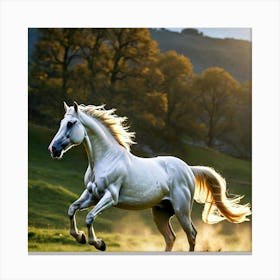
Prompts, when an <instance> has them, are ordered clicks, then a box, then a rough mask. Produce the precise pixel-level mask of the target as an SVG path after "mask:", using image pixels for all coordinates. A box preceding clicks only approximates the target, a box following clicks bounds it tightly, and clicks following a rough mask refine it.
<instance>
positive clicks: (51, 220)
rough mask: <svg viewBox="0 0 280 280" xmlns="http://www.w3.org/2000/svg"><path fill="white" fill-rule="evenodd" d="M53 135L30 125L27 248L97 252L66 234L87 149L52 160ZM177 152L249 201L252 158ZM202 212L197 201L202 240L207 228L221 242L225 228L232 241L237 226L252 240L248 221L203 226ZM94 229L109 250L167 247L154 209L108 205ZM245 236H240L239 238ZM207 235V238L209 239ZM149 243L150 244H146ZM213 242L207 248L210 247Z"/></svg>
mask: <svg viewBox="0 0 280 280" xmlns="http://www.w3.org/2000/svg"><path fill="white" fill-rule="evenodd" d="M54 134H55V131H51V130H49V129H48V128H44V127H40V126H35V125H29V138H28V141H29V143H28V226H29V233H28V237H29V250H30V251H92V250H94V249H93V248H92V247H89V246H87V245H85V246H84V247H83V246H82V245H79V244H77V243H75V241H74V240H73V239H72V238H71V236H69V234H68V223H69V220H68V216H67V211H68V207H69V205H70V204H71V203H72V202H73V201H74V200H76V199H77V198H78V196H79V195H80V194H81V192H82V191H83V176H84V172H85V169H86V167H87V159H86V155H85V152H84V150H83V147H76V148H75V149H72V150H71V151H69V152H68V153H67V154H65V155H64V158H63V160H54V159H51V157H50V155H49V153H48V151H47V147H48V145H49V142H50V141H51V139H52V137H53V136H54ZM135 150H137V149H135ZM142 154H143V152H142ZM178 156H180V157H181V158H182V159H184V160H185V161H187V162H188V163H190V164H191V165H198V164H203V165H211V166H213V167H215V168H216V169H217V170H218V171H219V172H222V174H223V175H224V176H225V177H226V178H227V179H228V185H229V188H230V193H238V194H244V195H245V199H244V202H250V201H251V163H250V162H249V161H244V160H239V159H235V158H232V157H229V156H226V155H223V154H221V153H218V152H216V151H213V150H210V149H207V148H199V147H190V146H186V147H185V153H184V154H181V155H178ZM201 211H202V206H201V205H198V204H197V203H195V204H194V209H193V213H192V214H193V215H192V216H193V218H194V220H195V223H196V224H197V227H198V230H199V231H200V235H199V238H200V240H201V238H202V237H203V236H204V237H205V238H206V236H207V235H206V236H205V234H206V231H208V230H210V231H212V233H213V232H216V233H215V234H217V235H218V234H219V235H221V240H222V235H224V234H225V232H226V234H227V236H226V237H225V238H228V239H229V240H230V238H231V235H234V234H237V232H236V230H237V229H238V230H239V234H240V233H244V231H246V232H247V235H248V238H249V241H250V224H248V223H245V224H242V225H238V226H237V225H233V224H229V223H227V222H224V223H221V224H219V225H217V226H214V225H210V226H209V225H202V223H201ZM86 214H87V211H85V212H81V213H78V215H77V216H78V217H77V221H78V225H79V227H80V228H82V229H83V230H86V229H85V221H84V219H85V215H86ZM173 223H174V225H175V230H178V229H179V226H178V224H177V223H176V220H175V219H174V221H173ZM95 229H96V232H97V235H98V236H100V235H101V236H105V238H106V242H107V244H108V246H109V250H113V251H125V250H128V251H131V250H132V251H133V250H143V251H145V250H146V251H148V250H162V248H163V240H162V237H161V236H160V235H159V234H158V232H157V229H156V226H155V225H154V223H153V221H152V216H151V213H150V210H145V211H125V210H120V209H116V208H112V209H109V210H107V211H105V212H104V213H103V214H102V215H101V216H99V217H98V219H97V220H96V223H95ZM102 232H103V233H102ZM179 236H180V238H179V240H181V238H182V241H178V245H176V246H179V245H180V244H181V245H180V246H181V247H176V248H177V249H178V250H183V249H182V248H185V246H187V245H186V244H187V241H186V238H185V235H184V234H182V233H181V231H179ZM243 237H244V236H243ZM243 237H242V236H240V238H243ZM208 239H209V238H208ZM208 239H207V241H205V242H209V240H208ZM243 239H244V238H243ZM235 240H236V239H235ZM238 240H239V239H238ZM143 242H144V243H143ZM149 242H151V243H152V244H156V245H157V247H148V246H149V244H150V243H149ZM180 242H181V243H180ZM201 242H202V241H201ZM203 242H204V241H203ZM145 243H148V244H146V247H145ZM133 244H134V245H135V246H134V245H133ZM182 244H183V245H182ZM201 244H202V243H201ZM203 244H204V243H203ZM207 244H208V243H207ZM227 244H231V241H228V243H227ZM110 246H111V247H110ZM182 246H183V247H182ZM201 246H202V245H201ZM203 246H204V245H203ZM205 246H206V245H205ZM207 246H208V245H207ZM209 246H210V245H209ZM209 246H208V247H207V250H208V249H209V248H210V249H211V248H212V247H209ZM219 246H220V245H219ZM221 246H225V247H223V249H225V250H233V249H232V248H233V247H227V246H228V245H221ZM230 246H231V245H230ZM232 246H233V245H232ZM234 246H235V245H234ZM246 246H247V247H243V248H241V249H240V250H250V243H248V244H246ZM248 246H249V247H248ZM147 248H150V249H147ZM234 248H235V247H234ZM184 250H185V249H184Z"/></svg>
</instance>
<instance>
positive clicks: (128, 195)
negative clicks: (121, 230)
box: [117, 166, 169, 210]
mask: <svg viewBox="0 0 280 280" xmlns="http://www.w3.org/2000/svg"><path fill="white" fill-rule="evenodd" d="M151 167H152V166H151ZM168 196H169V186H168V177H167V174H166V173H165V172H164V171H163V170H162V169H161V168H150V169H149V168H147V169H145V170H144V171H142V172H135V171H134V172H132V175H131V176H129V177H128V178H127V180H126V181H125V182H124V185H123V186H122V188H121V191H120V196H119V204H118V206H117V207H119V208H123V209H132V210H133V209H146V208H151V207H153V206H154V205H156V204H158V203H160V201H161V200H162V199H163V198H166V197H168Z"/></svg>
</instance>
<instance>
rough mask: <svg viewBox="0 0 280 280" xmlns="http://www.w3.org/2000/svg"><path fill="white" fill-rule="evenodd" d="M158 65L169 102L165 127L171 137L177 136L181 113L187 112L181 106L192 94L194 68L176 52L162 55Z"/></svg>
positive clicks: (163, 88) (185, 58)
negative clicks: (178, 119) (190, 89)
mask: <svg viewBox="0 0 280 280" xmlns="http://www.w3.org/2000/svg"><path fill="white" fill-rule="evenodd" d="M156 65H157V67H158V69H159V70H160V71H161V73H162V75H163V82H162V91H163V92H165V93H166V94H167V100H168V105H167V111H166V115H165V126H166V129H167V131H169V132H168V133H169V136H171V135H173V136H176V133H174V130H175V131H176V128H177V124H178V123H177V118H178V117H179V112H180V113H181V114H184V113H185V112H186V111H187V110H184V109H183V108H182V107H181V106H182V105H183V104H184V105H186V103H185V100H186V98H187V96H188V95H189V94H190V91H189V87H190V84H191V79H192V75H193V72H192V69H193V66H192V64H191V62H190V60H189V59H188V58H187V57H185V56H183V55H180V54H178V53H176V52H175V51H168V52H166V53H161V54H160V55H159V59H158V61H157V63H156ZM179 107H181V108H179Z"/></svg>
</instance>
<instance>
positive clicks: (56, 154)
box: [48, 142, 68, 158]
mask: <svg viewBox="0 0 280 280" xmlns="http://www.w3.org/2000/svg"><path fill="white" fill-rule="evenodd" d="M67 146H68V144H67V143H63V144H59V143H56V142H54V143H53V142H52V143H51V144H50V146H49V148H48V149H49V151H50V153H51V156H52V157H53V158H61V157H62V154H63V151H64V149H65V148H66V147H67Z"/></svg>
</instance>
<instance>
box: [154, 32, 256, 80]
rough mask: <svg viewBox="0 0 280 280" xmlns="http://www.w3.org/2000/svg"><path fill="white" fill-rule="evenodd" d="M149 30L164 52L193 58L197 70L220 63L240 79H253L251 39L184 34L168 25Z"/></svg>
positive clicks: (197, 71)
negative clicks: (167, 27) (173, 51)
mask: <svg viewBox="0 0 280 280" xmlns="http://www.w3.org/2000/svg"><path fill="white" fill-rule="evenodd" d="M150 33H151V36H152V38H153V39H154V40H155V41H157V43H158V45H159V48H160V50H161V51H162V52H166V51H169V50H175V51H176V52H178V53H180V54H183V55H185V56H187V57H188V58H190V60H191V62H192V64H193V66H194V72H195V73H197V74H199V73H201V72H202V71H203V70H205V69H206V68H208V67H211V66H219V67H222V68H224V69H225V70H226V71H228V72H229V73H230V74H231V75H232V76H233V77H234V78H235V79H237V80H238V81H240V82H244V81H246V80H251V48H252V44H251V42H249V41H245V40H236V39H217V38H210V37H207V36H203V35H191V34H182V33H178V32H174V31H170V30H167V29H150Z"/></svg>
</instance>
